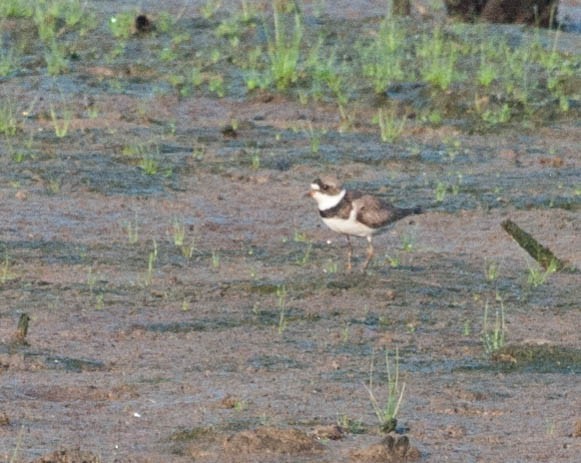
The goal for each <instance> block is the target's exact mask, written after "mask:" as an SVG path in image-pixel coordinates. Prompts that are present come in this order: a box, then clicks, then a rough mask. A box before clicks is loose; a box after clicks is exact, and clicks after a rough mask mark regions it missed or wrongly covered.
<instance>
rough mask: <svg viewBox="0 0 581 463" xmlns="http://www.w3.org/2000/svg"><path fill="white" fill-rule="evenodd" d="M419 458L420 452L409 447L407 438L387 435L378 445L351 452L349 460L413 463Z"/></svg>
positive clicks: (364, 462)
mask: <svg viewBox="0 0 581 463" xmlns="http://www.w3.org/2000/svg"><path fill="white" fill-rule="evenodd" d="M419 458H420V452H419V450H418V449H416V448H415V447H410V442H409V438H408V437H407V436H397V437H395V436H393V435H391V434H390V435H388V436H386V437H384V438H383V440H382V441H381V442H379V443H378V444H373V445H370V446H369V447H366V448H364V449H358V450H355V451H353V452H351V459H352V461H354V462H359V463H376V462H377V463H379V462H382V463H386V462H390V463H398V462H405V461H414V460H417V459H419Z"/></svg>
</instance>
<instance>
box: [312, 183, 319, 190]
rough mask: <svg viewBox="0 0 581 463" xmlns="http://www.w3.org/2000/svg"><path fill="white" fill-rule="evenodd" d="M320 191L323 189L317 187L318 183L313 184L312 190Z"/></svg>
mask: <svg viewBox="0 0 581 463" xmlns="http://www.w3.org/2000/svg"><path fill="white" fill-rule="evenodd" d="M320 189H321V187H320V186H319V185H317V184H316V183H311V190H317V191H319V190H320Z"/></svg>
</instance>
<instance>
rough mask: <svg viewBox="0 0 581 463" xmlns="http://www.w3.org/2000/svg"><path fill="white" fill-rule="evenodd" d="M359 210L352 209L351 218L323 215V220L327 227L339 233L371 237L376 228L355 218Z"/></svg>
mask: <svg viewBox="0 0 581 463" xmlns="http://www.w3.org/2000/svg"><path fill="white" fill-rule="evenodd" d="M356 215H357V212H356V211H355V209H354V210H352V211H351V214H350V215H349V219H347V220H345V219H338V218H335V217H329V218H325V217H323V222H324V223H325V225H327V227H329V228H330V229H331V230H333V231H334V232H337V233H343V234H345V235H354V236H360V237H362V238H366V237H369V236H371V235H373V233H374V232H375V230H374V229H373V228H370V227H368V226H367V225H363V224H362V223H360V222H357V220H356V219H355V217H356Z"/></svg>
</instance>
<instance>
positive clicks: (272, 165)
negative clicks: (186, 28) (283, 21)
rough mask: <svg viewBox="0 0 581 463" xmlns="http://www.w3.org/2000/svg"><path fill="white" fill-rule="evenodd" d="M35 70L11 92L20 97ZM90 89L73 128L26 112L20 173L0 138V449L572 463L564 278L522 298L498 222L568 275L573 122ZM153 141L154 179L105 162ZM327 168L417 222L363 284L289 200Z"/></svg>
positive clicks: (398, 228) (579, 180)
mask: <svg viewBox="0 0 581 463" xmlns="http://www.w3.org/2000/svg"><path fill="white" fill-rule="evenodd" d="M357 3H358V4H367V3H374V2H357ZM376 3H377V2H375V3H374V8H376V9H378V10H380V8H379V7H378V6H377V4H376ZM380 3H382V2H380ZM180 5H181V2H180ZM346 8H347V9H349V8H348V7H346ZM349 11H351V10H350V9H349ZM366 11H369V10H366ZM342 13H345V11H343V12H342ZM350 14H354V13H353V11H351V13H350ZM369 14H372V13H369ZM577 40H578V38H577ZM86 72H87V73H90V72H95V71H89V70H87V71H86ZM39 80H40V79H36V78H32V77H22V78H21V79H11V80H10V81H8V82H6V83H4V84H3V86H4V88H3V92H7V94H9V95H10V96H11V97H12V98H14V99H15V100H17V101H20V102H22V101H26V99H27V98H29V97H30V92H29V90H28V88H29V85H31V84H34V83H35V82H36V83H38V81H39ZM91 98H92V105H94V107H95V108H97V109H98V117H96V118H89V117H83V116H81V114H83V111H84V108H85V107H84V106H83V105H84V104H85V103H84V102H83V101H80V100H81V99H80V98H79V101H78V102H77V104H78V107H77V108H76V111H77V112H76V114H77V115H79V117H76V118H75V119H73V122H72V126H71V127H70V129H69V132H70V133H69V134H68V135H67V136H66V137H65V138H62V139H60V138H57V137H55V135H54V133H53V131H52V129H51V126H50V121H48V120H46V119H44V118H43V117H41V116H39V117H34V118H33V117H31V118H30V119H29V120H28V121H27V122H26V127H25V129H26V132H25V133H34V134H35V141H34V145H33V149H34V150H35V153H36V155H35V156H34V158H33V159H27V160H25V161H24V162H21V163H16V162H13V161H11V160H10V159H9V157H8V156H7V155H6V152H7V148H5V147H4V148H2V149H3V151H2V156H1V159H2V160H1V164H2V166H1V168H0V210H1V211H2V217H3V221H2V224H1V226H0V258H1V261H0V263H1V265H0V277H2V283H0V393H1V397H2V401H1V402H0V460H2V461H10V462H32V461H36V462H45V463H46V462H59V463H64V462H71V463H72V462H75V463H77V462H85V461H86V462H93V461H103V462H160V461H172V462H178V463H179V462H191V461H202V462H204V461H205V462H223V461H261V462H269V461H272V462H287V461H288V462H310V461H316V462H356V461H365V462H372V461H373V462H375V461H394V462H395V461H433V462H440V461H450V462H467V461H470V462H476V461H487V462H488V461H490V462H493V461H507V462H508V461H510V462H517V461H518V462H520V461H527V462H535V461H538V462H545V461H551V462H556V463H564V462H574V461H578V456H579V454H580V453H581V439H580V437H579V435H580V431H579V427H580V425H579V423H580V420H581V416H580V410H581V401H580V397H581V383H580V382H579V379H578V375H579V374H580V373H581V338H580V336H579V319H580V306H579V300H580V299H581V298H580V296H581V293H580V292H579V274H578V273H575V272H572V271H566V272H558V273H554V274H551V275H549V276H548V277H547V278H546V281H544V282H543V283H542V284H540V285H538V286H533V285H531V284H530V283H528V282H527V278H528V275H529V273H530V272H531V269H537V268H538V267H537V264H536V263H535V262H534V261H533V260H532V259H530V258H529V257H528V255H526V253H525V252H524V251H523V250H522V249H520V248H519V247H518V245H517V244H516V243H515V242H513V241H512V240H511V239H510V237H509V236H508V235H507V234H506V233H505V232H504V231H503V230H502V228H501V226H500V224H501V222H502V221H503V220H504V219H506V218H510V219H511V220H513V221H514V222H516V223H517V224H519V225H520V226H521V227H522V228H523V229H525V230H526V231H528V232H529V233H531V234H532V235H533V236H535V238H536V239H538V240H539V241H540V242H541V243H542V244H544V245H545V246H548V247H549V248H550V249H551V250H552V251H553V252H554V253H555V254H556V255H557V256H559V257H560V258H562V259H564V260H567V261H568V262H570V263H571V265H572V266H573V267H576V268H581V220H580V216H579V211H580V208H579V205H580V198H581V196H580V194H579V188H580V187H581V159H580V157H579V146H581V133H580V131H579V126H578V122H577V121H567V120H564V121H560V122H555V123H549V122H547V123H546V124H542V125H540V126H537V127H535V128H534V129H523V128H522V127H518V128H504V129H502V130H499V131H498V132H497V133H487V134H482V135H479V134H467V133H464V132H461V131H460V130H459V129H457V128H455V127H453V126H451V125H446V124H443V125H442V126H441V127H438V128H426V127H424V126H421V125H420V124H418V125H413V124H410V125H409V126H407V128H406V133H405V136H404V137H403V139H402V140H401V141H400V142H398V143H396V144H393V145H392V144H382V143H381V142H380V140H379V137H378V136H377V133H376V131H375V128H372V127H370V126H369V125H363V126H361V127H359V128H358V129H353V130H352V131H350V132H347V133H340V132H339V131H338V128H337V126H338V121H337V114H336V109H335V108H330V107H327V106H326V105H323V104H321V105H318V106H306V107H305V106H302V105H300V104H299V103H298V102H296V101H295V100H293V99H291V98H288V99H287V98H285V97H282V96H280V95H266V97H265V95H264V94H262V95H257V96H256V95H254V96H252V97H250V98H245V99H242V100H239V99H234V98H222V99H214V98H207V97H195V98H193V97H192V98H182V99H178V98H176V97H173V96H167V95H161V96H159V95H152V96H150V97H148V98H144V97H143V96H141V95H133V94H130V93H128V94H125V95H122V96H120V95H112V94H108V93H107V92H95V94H94V95H92V97H91ZM39 104H40V105H42V104H44V103H42V102H41V103H39ZM47 108H48V104H47ZM45 109H46V108H45ZM366 111H367V112H366ZM40 112H41V111H40V110H39V113H40ZM360 112H361V115H362V120H367V121H370V120H371V119H372V114H373V112H374V110H372V109H371V108H370V109H369V110H366V109H361V110H360ZM233 119H236V120H238V121H240V124H239V127H238V128H237V129H236V130H235V133H232V131H230V130H227V131H225V130H224V127H225V126H226V125H228V124H230V123H231V121H232V120H233ZM305 119H306V120H310V121H312V123H313V124H315V126H316V127H320V128H322V129H325V130H326V133H325V134H324V135H323V136H322V140H321V147H320V151H319V152H318V153H316V154H312V153H311V152H310V150H309V142H308V140H307V137H306V136H304V134H301V133H298V134H297V132H296V131H295V130H293V128H294V127H296V124H300V123H301V121H304V120H305ZM169 121H171V122H172V123H171V124H170V123H169ZM451 138H453V139H456V140H458V141H459V142H460V148H455V149H456V151H457V152H456V153H455V154H454V156H453V158H451V157H450V156H449V155H448V154H447V151H446V150H447V140H450V139H451ZM150 141H151V143H150V144H149V146H155V147H156V149H157V150H158V151H155V150H153V149H152V151H155V152H154V153H153V154H154V155H155V156H157V157H156V159H158V160H159V162H160V165H161V166H162V167H161V172H158V173H156V174H154V175H146V174H145V173H144V172H143V171H142V169H140V168H139V167H138V165H137V162H136V161H135V160H134V159H133V158H131V157H128V156H126V155H123V154H122V149H123V147H125V146H127V145H128V144H130V143H139V142H150ZM254 149H257V150H258V153H259V154H260V166H259V167H258V168H256V166H254V167H253V165H252V160H251V157H252V153H253V150H254ZM324 172H332V173H333V174H335V175H337V176H338V177H340V178H342V179H343V180H344V181H345V182H346V183H347V185H349V186H352V187H357V188H364V189H367V190H369V191H371V192H373V193H376V194H378V195H381V196H383V197H385V198H388V199H390V200H391V201H393V202H394V203H396V204H398V205H401V206H412V205H421V206H423V207H424V208H425V209H426V212H425V213H424V214H422V215H420V216H417V217H414V218H413V220H406V221H402V222H399V223H398V224H396V225H395V226H394V227H393V229H392V230H390V231H389V232H388V233H387V234H385V235H383V236H381V237H379V238H378V239H376V240H375V241H374V244H375V249H376V258H375V260H374V261H373V262H372V265H371V267H370V269H369V271H368V272H367V273H365V274H362V273H361V272H358V271H355V272H353V273H347V272H346V271H345V257H346V249H345V243H344V241H343V239H341V237H337V236H334V235H333V234H332V232H331V231H329V230H327V229H326V228H325V227H324V226H323V225H322V224H321V223H320V220H319V217H318V214H317V212H316V208H315V204H314V203H313V202H312V200H310V198H305V197H304V193H305V192H306V190H307V188H308V186H309V184H310V182H311V181H312V180H313V179H314V178H316V177H317V176H319V175H320V174H321V173H324ZM459 178H461V181H460V184H459V189H458V191H455V192H453V191H452V190H450V191H449V192H448V194H447V195H446V197H445V198H444V199H443V201H441V202H437V201H435V200H434V191H435V186H436V184H437V182H438V181H439V180H440V179H447V180H449V181H450V182H453V181H455V180H454V179H459ZM176 221H177V223H179V224H183V226H184V231H185V244H184V245H183V246H181V247H180V246H176V245H175V243H174V236H173V235H174V223H176ZM128 224H130V225H128ZM128 227H130V228H132V229H135V228H136V227H137V232H136V242H135V243H132V242H130V239H129V236H128V235H129V233H128ZM404 242H405V243H407V246H405V247H404ZM355 245H356V246H355V250H356V251H355V266H357V265H360V264H361V263H362V262H363V258H364V254H365V245H364V243H363V242H360V241H357V242H355ZM404 248H405V249H404ZM150 256H153V257H151V258H150ZM390 258H391V259H392V260H391V261H392V262H393V259H394V258H397V264H398V265H397V266H396V267H395V268H392V267H391V266H390ZM150 259H153V260H152V261H151V262H152V271H151V272H148V266H149V263H150ZM491 263H496V264H498V275H497V277H496V278H494V279H492V280H488V279H487V278H486V269H487V266H489V265H490V264H491ZM486 306H488V316H489V323H490V324H491V325H494V322H495V315H496V314H497V313H499V311H500V309H501V308H504V316H505V321H506V325H507V329H506V333H505V336H506V344H507V346H506V347H505V348H504V349H503V350H500V351H499V352H497V353H496V354H495V355H488V354H487V353H486V352H485V349H484V343H483V340H482V333H483V313H484V308H485V307H486ZM21 313H27V314H28V315H29V316H30V323H29V329H28V332H27V334H26V338H25V340H22V339H17V336H16V331H17V324H18V320H19V317H20V314H21ZM20 337H21V336H20ZM384 349H388V350H389V351H390V353H391V354H393V352H394V351H395V349H397V350H398V352H399V358H400V360H399V365H400V381H402V382H405V384H406V387H405V394H404V399H403V404H402V408H401V410H400V413H399V416H398V426H397V429H396V432H395V433H393V434H390V435H389V436H388V437H386V436H384V435H383V434H382V433H381V432H380V431H379V426H378V422H377V419H376V416H375V414H374V411H373V407H372V405H371V402H370V398H369V394H368V391H367V390H366V387H365V386H366V385H367V384H368V381H369V372H370V365H371V363H372V362H373V361H374V359H375V361H374V363H375V367H374V370H375V381H374V385H375V393H376V395H377V397H378V399H380V400H381V401H385V398H386V396H385V393H384V392H385V390H386V387H387V386H386V374H385V365H384V362H383V361H379V360H380V359H383V351H384ZM392 358H393V357H392ZM403 436H405V437H403Z"/></svg>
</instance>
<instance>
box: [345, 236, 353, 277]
mask: <svg viewBox="0 0 581 463" xmlns="http://www.w3.org/2000/svg"><path fill="white" fill-rule="evenodd" d="M345 236H346V237H347V271H349V272H350V271H351V256H352V255H353V246H352V245H351V238H350V237H349V235H345Z"/></svg>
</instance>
